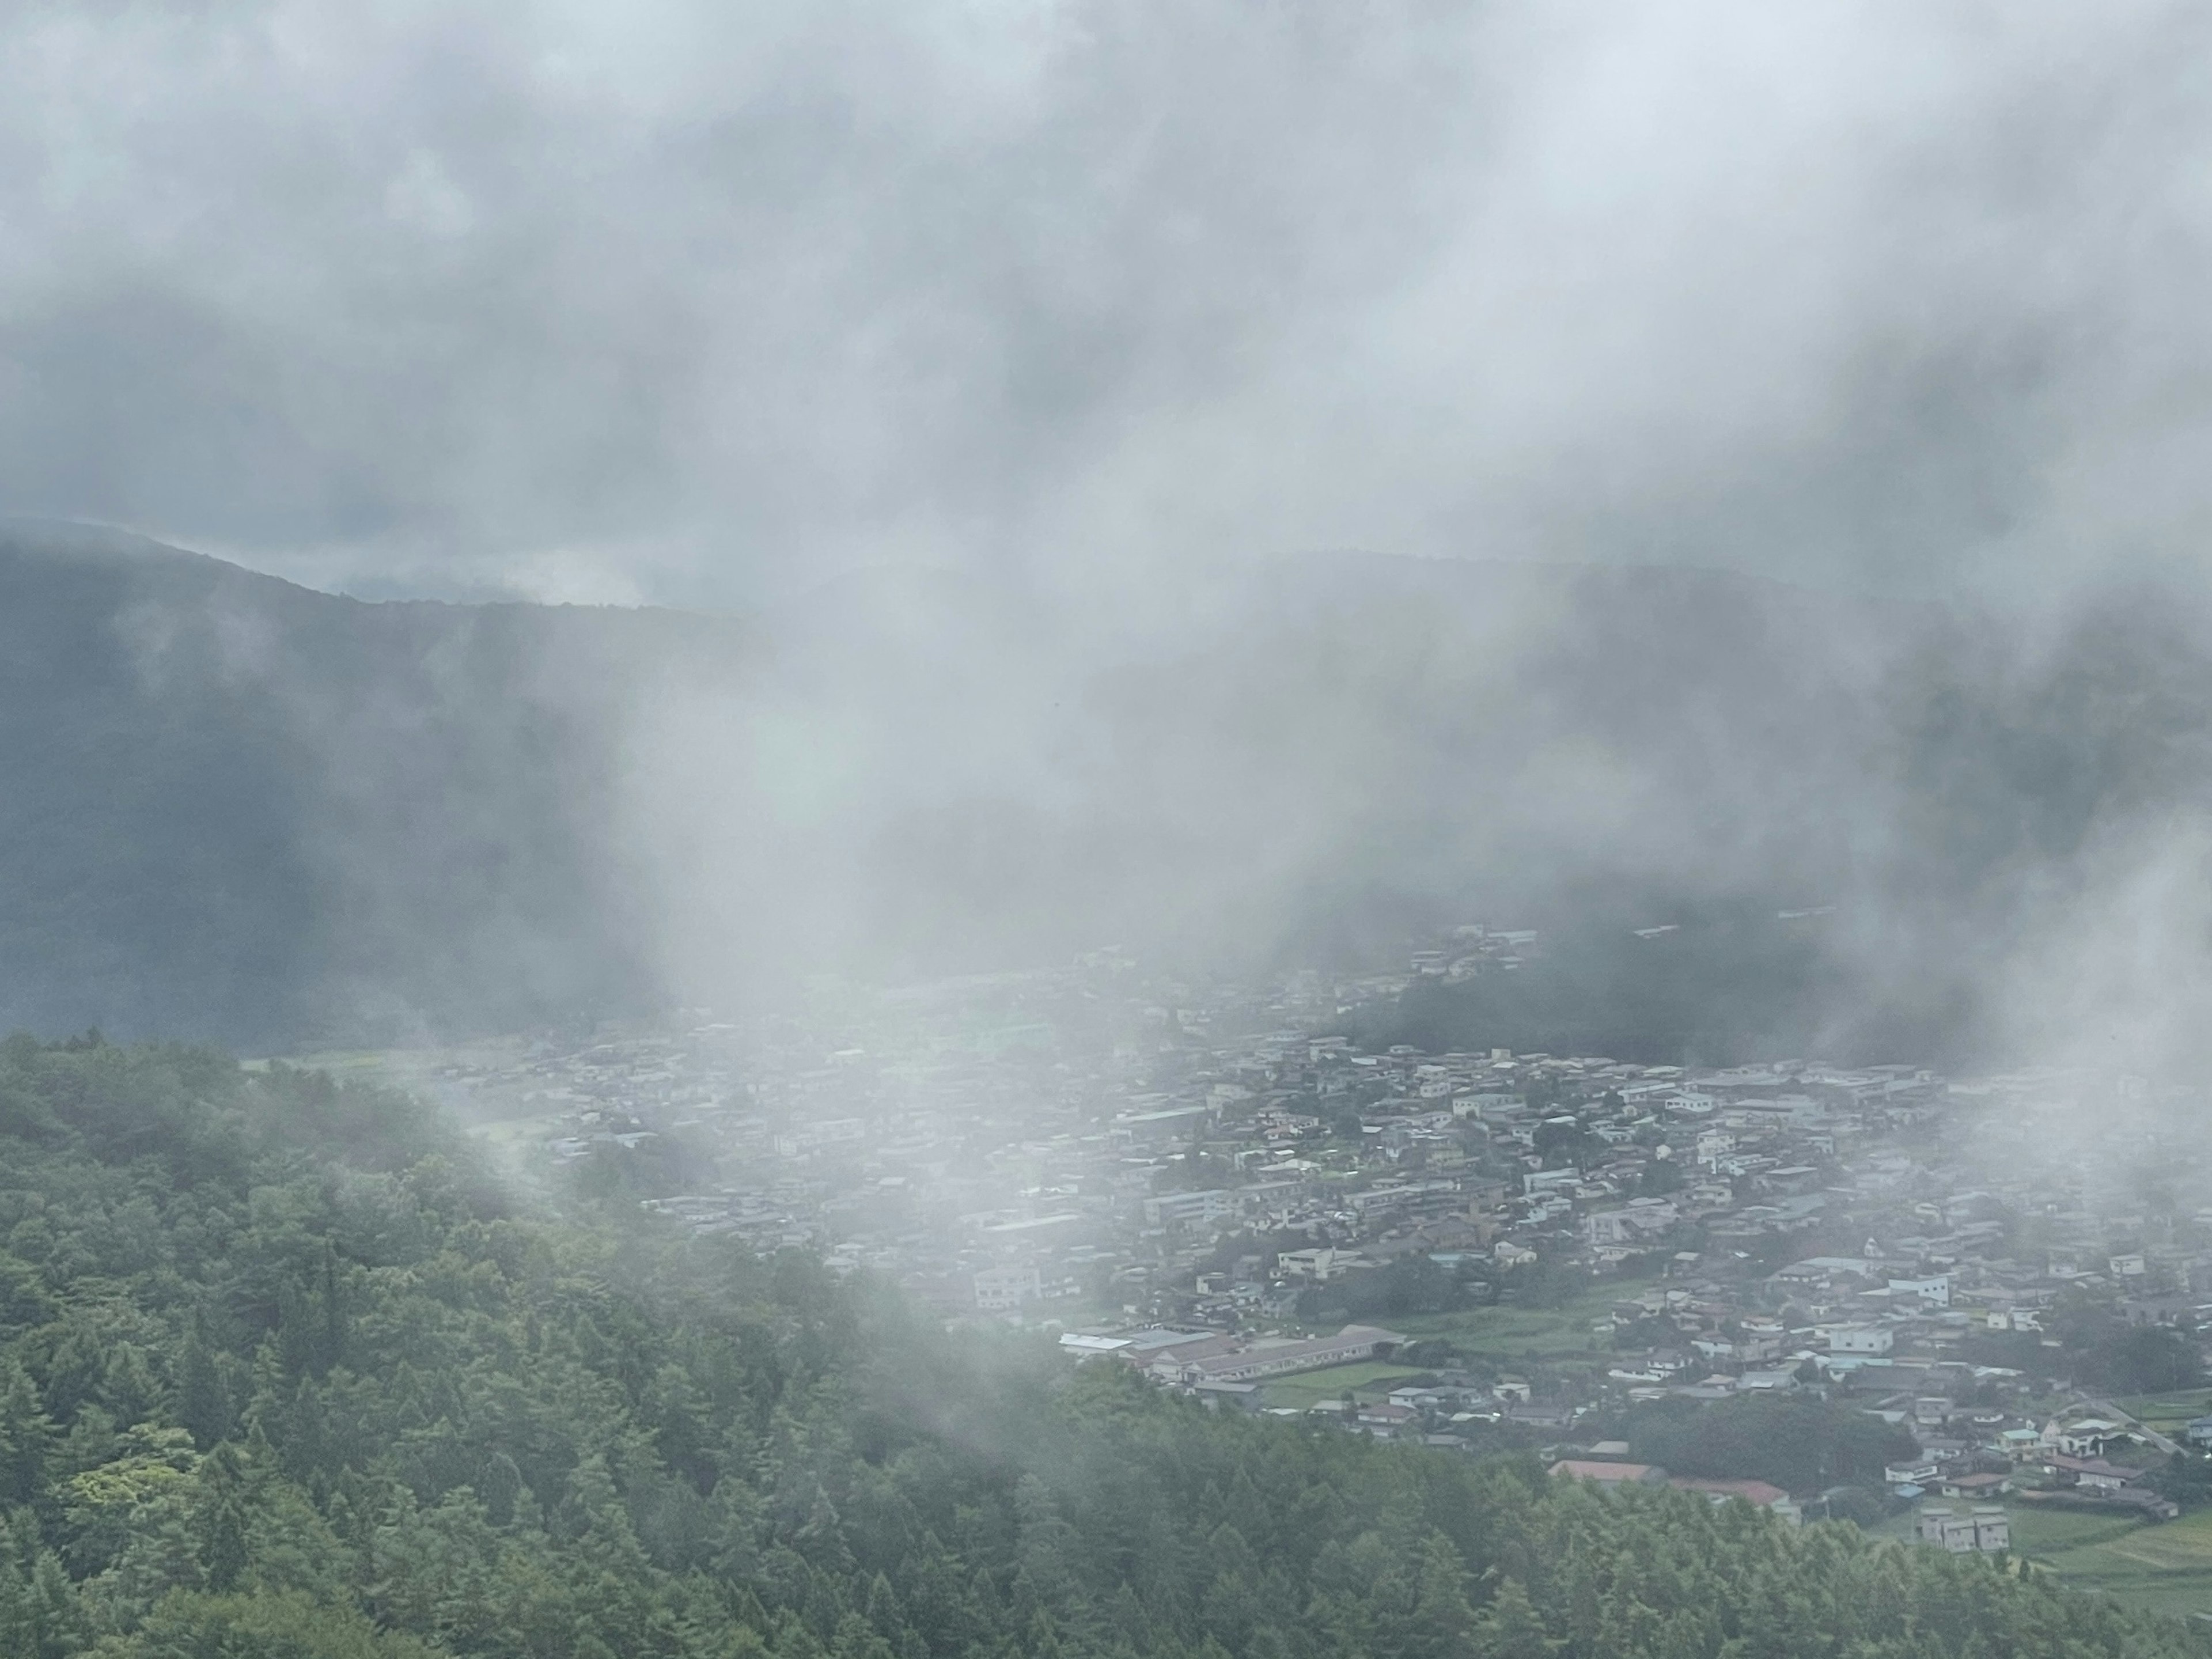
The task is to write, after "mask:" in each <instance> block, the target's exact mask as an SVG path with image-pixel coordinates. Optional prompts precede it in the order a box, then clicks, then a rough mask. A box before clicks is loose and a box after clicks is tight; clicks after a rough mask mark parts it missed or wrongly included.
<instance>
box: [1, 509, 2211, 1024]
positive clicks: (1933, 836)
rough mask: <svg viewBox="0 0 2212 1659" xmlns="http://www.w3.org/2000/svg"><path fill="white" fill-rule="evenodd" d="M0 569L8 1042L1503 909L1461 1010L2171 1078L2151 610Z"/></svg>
mask: <svg viewBox="0 0 2212 1659" xmlns="http://www.w3.org/2000/svg"><path fill="white" fill-rule="evenodd" d="M0 585H4V587H5V590H6V591H5V595H4V599H5V603H4V604H0V618H4V621H0V628H4V629H5V630H6V635H7V637H6V638H5V640H4V641H0V647H4V648H0V672H4V673H5V674H6V676H7V680H8V686H7V696H6V698H5V701H4V704H0V744H4V748H5V756H4V762H5V766H6V770H7V774H8V775H9V777H10V778H11V780H14V781H15V787H12V788H11V789H10V790H9V792H8V793H7V797H6V805H5V809H4V812H0V855H4V865H0V868H4V870H5V872H6V873H5V877H4V880H0V1024H28V1025H32V1026H34V1027H39V1028H42V1029H46V1030H57V1029H65V1028H70V1027H74V1026H81V1025H83V1024H93V1023H99V1024H103V1025H104V1026H106V1027H107V1028H109V1029H111V1030H119V1031H140V1032H155V1033H162V1034H169V1035H210V1036H221V1037H223V1038H226V1039H228V1040H231V1041H236V1042H247V1043H250V1044H255V1045H273V1046H286V1045H290V1044H296V1043H309V1042H331V1041H352V1040H358V1039H364V1038H370V1037H374V1038H378V1039H380V1040H397V1039H404V1038H407V1037H411V1036H422V1035H426V1034H432V1033H436V1032H440V1031H447V1030H474V1029H483V1028H486V1027H489V1026H501V1025H512V1024H520V1023H526V1022H528V1021H531V1020H534V1019H541V1018H550V1017H556V1016H564V1015H568V1014H573V1013H576V1012H589V1011H593V1010H601V1011H604V1010H611V1009H617V1008H641V1007H651V1006H665V1004H667V1003H669V1002H671V1001H675V1000H686V1001H690V1002H694V1003H701V1002H703V1003H706V1004H708V1005H709V1006H716V1005H720V1006H728V1005H729V1004H730V1003H731V1002H732V1000H737V999H742V998H745V997H750V996H757V995H760V994H765V993H766V992H768V991H769V989H771V988H772V987H774V986H775V985H776V984H778V983H780V982H785V981H788V979H789V978H790V977H791V976H792V975H796V974H799V973H804V972H810V971H817V970H831V971H837V972H844V973H852V974H858V975H863V976H872V977H883V978H890V979H902V978H909V977H922V976H927V975H933V974H941V973H947V972H958V971H967V970H971V969H984V968H996V967H1002V966H1008V965H1018V964H1022V963H1041V962H1052V961H1059V960H1063V959H1065V958H1066V956H1067V955H1069V954H1070V953H1071V952H1073V951H1077V950H1079V949H1083V948H1086V947H1090V946H1095V945H1100V944H1104V943H1109V942H1110V943H1116V944H1120V945H1124V946H1125V947H1127V948H1129V949H1132V950H1134V951H1139V952H1140V953H1142V954H1144V955H1146V956H1148V957H1152V959H1154V960H1157V961H1162V962H1166V963H1173V964H1176V966H1178V967H1181V968H1183V969H1188V970H1189V971H1224V972H1255V971H1264V970H1269V969H1277V968H1280V967H1284V966H1289V965H1298V964H1306V963H1310V964H1313V965H1317V966H1322V967H1329V968H1334V969H1347V970H1348V969H1358V968H1362V967H1370V966H1387V965H1390V964H1392V963H1399V962H1401V960H1402V958H1403V957H1404V955H1405V953H1406V951H1407V950H1408V949H1409V948H1412V946H1413V945H1414V944H1416V943H1418V942H1419V941H1420V939H1422V937H1423V936H1424V935H1425V934H1429V933H1434V932H1436V931H1437V929H1439V928H1443V927H1449V926H1451V925H1454V924H1455V923H1462V922H1483V923H1486V924H1488V925H1489V926H1492V927H1535V928H1537V929H1539V930H1540V933H1541V935H1542V943H1541V945H1539V947H1538V950H1537V951H1536V952H1535V953H1534V955H1533V956H1532V958H1531V961H1530V963H1529V969H1530V970H1531V977H1530V979H1529V980H1528V981H1526V982H1525V983H1526V985H1528V986H1533V987H1535V988H1533V989H1527V988H1524V989H1516V990H1515V991H1513V992H1511V993H1510V995H1511V996H1515V997H1521V998H1522V999H1524V1000H1526V999H1529V998H1534V999H1535V1000H1536V1004H1535V1006H1539V1007H1550V1006H1554V1005H1556V1006H1559V1007H1562V1008H1567V1009H1573V1008H1575V1007H1577V1006H1579V1007H1580V1008H1581V1009H1582V1011H1583V1013H1582V1014H1578V1015H1577V1016H1576V1017H1577V1018H1582V1017H1583V1015H1587V1014H1589V1012H1591V1010H1593V1009H1596V1010H1600V1011H1602V1012H1604V1014H1605V1017H1606V1018H1613V1017H1614V1015H1613V1011H1616V1010H1618V1009H1619V1008H1620V1007H1624V1006H1626V1007H1628V1008H1630V1009H1632V1010H1633V1011H1634V1018H1635V1019H1638V1020H1641V1021H1642V1022H1643V1024H1642V1025H1641V1026H1638V1027H1637V1028H1636V1029H1637V1030H1640V1031H1642V1033H1643V1035H1644V1036H1646V1037H1648V1038H1649V1039H1650V1046H1656V1048H1660V1049H1662V1050H1663V1049H1665V1048H1668V1046H1669V1045H1672V1046H1673V1047H1674V1048H1680V1046H1681V1045H1682V1044H1683V1042H1685V1041H1686V1040H1688V1038H1689V1037H1692V1036H1694V1037H1695V1039H1696V1041H1697V1042H1700V1043H1703V1044H1705V1046H1707V1047H1708V1048H1742V1047H1745V1046H1749V1047H1753V1048H1757V1047H1760V1046H1771V1045H1773V1044H1777V1043H1780V1044H1786V1045H1792V1046H1794V1047H1796V1048H1808V1047H1809V1048H1820V1047H1822V1046H1824V1045H1826V1046H1827V1047H1831V1048H1832V1047H1837V1046H1842V1047H1844V1048H1863V1047H1864V1046H1865V1045H1866V1044H1868V1043H1869V1042H1874V1043H1892V1044H1895V1045H1898V1046H1902V1047H1912V1048H1921V1049H1923V1050H1924V1051H1926V1052H1927V1053H1928V1054H1929V1056H1930V1057H1936V1056H1938V1055H1940V1056H1941V1057H1942V1058H1945V1059H1948V1060H1960V1059H1964V1058H1966V1057H1968V1056H1970V1055H1974V1054H1991V1055H1996V1054H2001V1053H2002V1054H2009V1053H2015V1052H2022V1051H2026V1050H2032V1049H2037V1048H2045V1049H2047V1048H2052V1047H2054V1046H2063V1045H2061V1043H2060V1037H2059V1035H2058V1034H2059V1033H2060V1032H2061V1030H2062V1029H2063V1032H2064V1033H2065V1034H2066V1035H2065V1036H2064V1042H2071V1043H2075V1044H2076V1045H2077V1046H2078V1044H2079V1043H2080V1042H2083V1041H2087V1040H2088V1039H2087V1037H2085V1036H2083V1035H2082V1034H2084V1033H2087V1032H2096V1033H2100V1034H2101V1035H2100V1036H2097V1038H2096V1039H2095V1040H2096V1041H2099V1042H2107V1041H2109V1042H2122V1043H2124V1044H2125V1045H2132V1047H2133V1048H2137V1049H2143V1048H2172V1046H2173V1045H2174V1044H2175V1043H2176V1042H2177V1041H2179V1036H2178V1034H2179V1033H2180V1032H2182V1031H2185V1030H2186V1029H2187V1028H2188V1025H2189V1022H2188V1021H2187V1020H2186V1019H2185V1018H2182V1017H2181V1006H2180V1005H2179V1003H2177V1001H2176V1000H2175V999H2176V998H2179V997H2185V995H2186V994H2187V989H2188V987H2191V986H2193V985H2195V984H2197V982H2199V979H2200V977H2201V975H2199V972H2198V969H2197V966H2196V964H2197V963H2199V962H2200V961H2201V959H2202V955H2203V953H2202V948H2201V947H2202V943H2203V941H2202V939H2200V938H2199V936H2198V932H2194V931H2191V930H2192V929H2199V930H2200V931H2201V929H2200V923H2201V921H2202V918H2203V915H2205V914H2206V911H2205V907H2204V905H2203V892H2204V884H2203V860H2202V854H2201V849H2202V847H2203V828H2202V826H2203V823H2204V817H2203V814H2204V812H2205V810H2206V807H2207V804H2208V803H2207V793H2208V781H2212V767H2208V766H2207V765H2206V763H2205V762H2206V759H2207V755H2206V750H2207V746H2208V744H2212V678H2208V677H2207V674H2206V669H2207V667H2208V665H2212V629H2208V628H2207V627H2206V625H2205V621H2204V617H2203V613H2202V612H2201V611H2197V610H2193V609H2191V608H2190V607H2189V606H2187V605H2184V604H2182V603H2180V602H2179V601H2178V600H2177V599H2176V598H2175V596H2174V595H2173V594H2172V592H2162V591H2161V592H2151V591H2143V590H2128V591H2113V592H2106V593H2103V594H2100V595H2097V596H2093V597H2091V598H2088V599H2081V600H2078V601H2077V602H2075V603H2072V604H2070V605H2069V606H2068V607H2067V608H2066V609H2065V611H2063V615H2059V616H2057V617H2055V618H2054V617H2053V616H2052V615H2051V614H2047V613H2038V614H2036V615H2033V616H2014V617H1999V616H1996V615H1995V614H1993V613H1988V612H1970V611H1966V610H1964V609H1962V608H1960V607H1959V606H1956V605H1954V606H1950V607H1943V606H1937V605H1932V604H1921V603H1917V602H1904V601H1894V600H1871V599H1863V598H1843V597H1838V596H1833V595H1826V594H1820V593H1817V592H1808V591H1804V590H1800V589H1795V588H1790V587H1786V586H1778V585H1775V584H1772V583H1768V582H1763V581H1759V580H1753V579H1749V578H1745V577H1741V576H1734V575H1717V574H1707V573H1700V572H1696V571H1683V570H1660V569H1600V568H1562V567H1536V566H1512V565H1496V564H1468V563H1451V562H1418V561H1410V560H1401V559H1389V558H1381V557H1376V556H1364V555H1358V554H1343V555H1330V556H1312V557H1310V558H1305V559H1301V560H1293V561H1285V562H1275V563H1269V564H1265V565H1259V566H1254V567H1251V568H1247V569H1244V570H1243V571H1241V572H1239V571H1229V572H1226V573H1225V572H1224V570H1222V569H1221V568H1215V569H1213V570H1212V572H1211V573H1209V574H1206V575H1204V576H1203V577H1200V576H1197V575H1193V576H1189V577H1173V576H1169V575H1164V574H1162V575H1156V576H1154V577H1152V578H1151V579H1148V580H1146V582H1145V583H1143V584H1140V585H1134V586H1127V587H1125V588H1123V589H1121V590H1119V591H1117V592H1114V593H1112V594H1110V595H1109V594H1107V593H1103V592H1096V591H1094V592H1091V593H1090V594H1088V595H1087V596H1085V602H1083V603H1070V602H1069V601H1068V599H1067V596H1066V592H1064V591H1050V592H1048V591H1042V590H1025V589H1024V588H1021V587H1020V586H1012V585H1006V584H994V583H986V582H983V581H981V580H975V579H971V578H968V577H963V576H961V575H958V574H936V575H929V576H917V575H914V574H897V573H893V574H882V575H861V576H856V577H853V578H848V579H847V580H843V581H841V582H838V583H835V584H831V585H829V586H824V587H822V588H820V589H818V590H816V591H813V592H809V593H807V594H805V595H804V596H802V597H801V598H800V599H796V600H794V601H793V602H791V603H790V604H788V605H786V606H785V607H783V608H782V609H781V610H780V611H776V612H774V613H772V614H765V615H760V616H756V617H730V616H700V615H687V614H684V613H680V612H674V611H621V610H594V609H576V608H560V607H544V606H530V605H480V606H464V605H429V604H421V603H411V604H386V605H368V604H362V603H360V602H358V601H354V600H349V599H339V598H334V597H331V596H329V595H325V594H319V593H315V592H309V591H307V590H304V589H301V588H296V587H293V586H288V585H286V584H283V583H281V582H278V581H275V580H270V579H268V578H265V577H259V576H254V575H252V574H248V573H246V572H243V571H240V570H238V569H236V568H232V567H229V566H226V565H223V564H222V563H219V562H215V561H211V560H206V559H201V558H197V557H195V556H189V555H183V554H178V553H174V552H173V551H170V550H165V549H161V548H157V547H155V546H153V545H151V544H143V543H133V542H130V541H127V540H121V539H117V538H102V537H97V536H91V535H88V533H86V532H72V533H68V534H64V533H63V532H57V531H55V530H52V528H40V527H19V528H18V529H16V530H15V531H13V532H10V533H9V538H7V540H6V543H5V544H4V546H0ZM1782 911H1810V912H1814V913H1815V914H1814V915H1810V916H1802V917H1796V918H1794V919H1791V920H1790V921H1786V922H1784V921H1779V920H1778V915H1777V913H1778V912H1782ZM1670 925H1672V926H1674V927H1676V929H1677V932H1676V933H1672V934H1665V935H1652V936H1650V937H1648V938H1645V939H1638V938H1637V937H1636V930H1638V929H1650V928H1655V927H1668V926H1670ZM1638 952H1641V953H1642V954H1641V955H1638ZM1547 975H1548V976H1549V977H1548V978H1547ZM1482 994H1483V995H1485V996H1491V995H1495V994H1500V993H1498V987H1494V986H1488V987H1484V989H1483V991H1482ZM1546 999H1549V1001H1547V1000H1546ZM2169 1010H2172V1011H2173V1012H2171V1013H2170V1012H2168V1011H2169ZM1468 1018H1474V1021H1475V1023H1476V1024H1480V1019H1481V1018H1487V1016H1485V1015H1481V1014H1480V1009H1479V1008H1478V1010H1477V1013H1476V1015H1474V1016H1467V1015H1466V1011H1464V1010H1455V1009H1454V1008H1453V1007H1451V1006H1448V1005H1447V1006H1443V1007H1441V1008H1438V1007H1434V1006H1423V1007H1422V1008H1419V1009H1416V1010H1414V1011H1413V1023H1412V1024H1411V1025H1409V1026H1407V1028H1406V1030H1407V1031H1409V1032H1411V1033H1412V1034H1413V1035H1415V1036H1423V1035H1425V1036H1431V1037H1434V1038H1436V1039H1437V1040H1443V1037H1444V1036H1448V1035H1458V1036H1465V1035H1466V1032H1467V1025H1468ZM2116 1020H2118V1021H2119V1022H2121V1024H2124V1027H2125V1030H2124V1031H2121V1030H2119V1028H2118V1026H2115V1025H2114V1022H2115V1021H2116ZM1455 1022H1456V1023H1455ZM1762 1027H1764V1028H1765V1029H1761V1028H1762ZM1570 1028H1571V1022H1570ZM1613 1029H1615V1030H1618V1029H1619V1025H1618V1020H1617V1019H1616V1024H1615V1026H1614V1028H1613ZM2116 1033H2117V1034H2116ZM1630 1035H1631V1036H1634V1035H1635V1032H1634V1031H1632V1032H1631V1033H1630Z"/></svg>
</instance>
